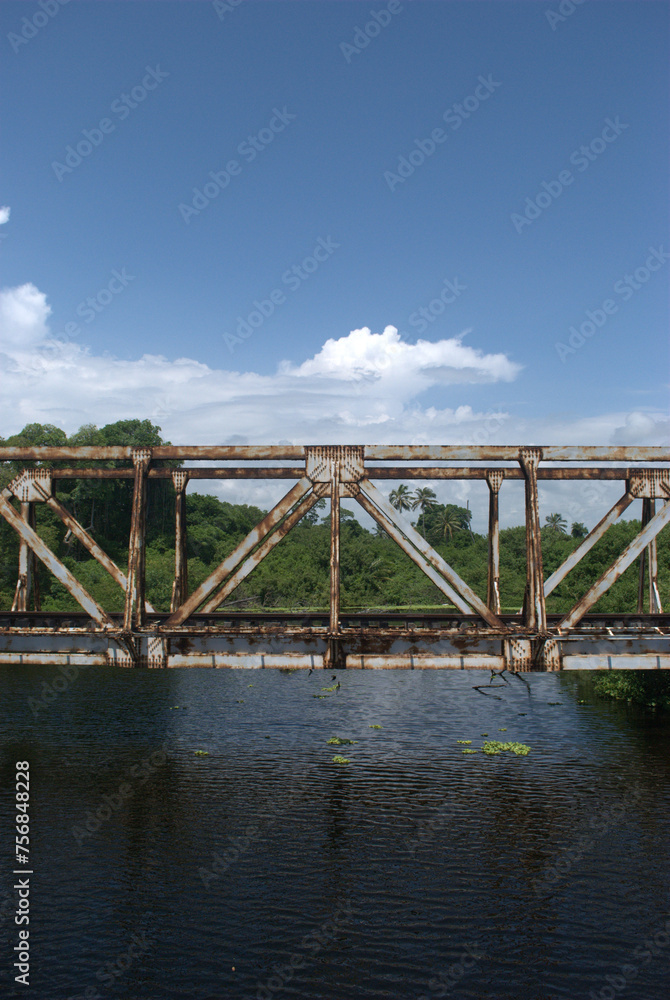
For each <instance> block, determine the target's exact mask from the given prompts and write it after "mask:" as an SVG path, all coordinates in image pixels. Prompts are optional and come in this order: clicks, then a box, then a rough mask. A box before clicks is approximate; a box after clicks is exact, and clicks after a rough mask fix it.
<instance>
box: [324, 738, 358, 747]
mask: <svg viewBox="0 0 670 1000" xmlns="http://www.w3.org/2000/svg"><path fill="white" fill-rule="evenodd" d="M328 743H329V744H332V745H333V746H336V747H343V746H345V745H347V744H351V743H358V740H346V739H342V738H341V737H339V736H331V738H330V739H329V740H328Z"/></svg>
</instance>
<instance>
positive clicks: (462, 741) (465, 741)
mask: <svg viewBox="0 0 670 1000" xmlns="http://www.w3.org/2000/svg"><path fill="white" fill-rule="evenodd" d="M456 742H457V743H472V740H456Z"/></svg>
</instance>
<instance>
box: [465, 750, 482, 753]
mask: <svg viewBox="0 0 670 1000" xmlns="http://www.w3.org/2000/svg"><path fill="white" fill-rule="evenodd" d="M461 753H479V750H461Z"/></svg>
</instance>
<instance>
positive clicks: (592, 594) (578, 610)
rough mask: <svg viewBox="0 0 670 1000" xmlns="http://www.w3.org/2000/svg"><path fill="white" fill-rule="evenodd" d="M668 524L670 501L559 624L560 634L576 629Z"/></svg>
mask: <svg viewBox="0 0 670 1000" xmlns="http://www.w3.org/2000/svg"><path fill="white" fill-rule="evenodd" d="M668 523H670V500H666V501H665V502H664V504H663V506H662V507H661V509H660V510H659V512H658V513H657V514H654V516H653V517H652V518H651V520H650V521H649V523H648V524H647V525H646V527H644V528H643V529H642V531H641V532H640V533H639V535H637V536H636V537H635V538H634V539H633V541H632V542H631V543H630V544H629V545H627V546H626V548H625V549H624V551H623V552H622V553H621V555H620V556H619V557H618V559H615V561H614V562H613V563H612V565H611V566H610V568H609V569H608V570H606V572H605V573H603V575H602V576H601V577H600V578H599V579H598V580H596V582H595V583H594V584H593V586H592V587H591V588H590V589H589V590H588V591H587V593H586V594H585V595H584V597H582V599H581V600H580V601H578V602H577V604H575V606H574V608H572V610H571V611H569V612H568V614H567V615H566V616H565V618H563V619H562V620H561V621H560V622H559V624H558V630H559V632H567V631H568V630H569V629H571V628H574V626H575V625H576V624H577V622H578V621H580V619H581V618H582V617H583V616H584V615H585V614H586V612H587V611H588V610H589V608H592V607H593V605H594V604H595V603H596V602H597V601H598V600H599V599H600V598H601V597H602V595H603V594H604V593H605V591H607V590H609V588H610V587H611V586H612V584H613V583H616V581H617V580H618V579H619V577H620V576H621V574H622V573H624V572H625V571H626V570H627V569H628V567H629V566H630V565H631V563H633V562H634V561H635V560H636V559H637V557H638V556H639V555H640V553H641V552H642V550H643V549H644V548H645V546H646V545H648V544H649V542H650V541H651V540H652V539H653V538H656V535H657V534H658V532H659V531H660V530H661V529H662V528H664V527H665V526H666V524H668Z"/></svg>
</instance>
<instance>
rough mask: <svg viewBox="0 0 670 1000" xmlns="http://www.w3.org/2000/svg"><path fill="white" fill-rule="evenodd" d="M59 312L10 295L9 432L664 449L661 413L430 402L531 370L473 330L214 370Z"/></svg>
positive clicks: (5, 429)
mask: <svg viewBox="0 0 670 1000" xmlns="http://www.w3.org/2000/svg"><path fill="white" fill-rule="evenodd" d="M50 311H51V310H50V307H49V304H48V302H47V299H46V296H45V295H44V293H43V292H41V291H39V289H38V288H36V287H35V285H33V284H30V283H28V284H25V285H21V286H19V287H15V288H7V289H4V290H3V291H2V292H0V353H1V354H2V355H3V368H4V372H5V374H4V378H3V394H2V400H1V402H0V412H1V413H2V433H4V434H5V436H7V435H8V434H12V433H15V432H16V431H18V430H20V429H21V427H22V426H24V424H26V423H29V422H33V421H36V422H40V423H54V424H56V425H58V426H60V427H62V428H63V429H64V430H65V431H66V432H68V433H72V432H73V431H75V430H76V429H77V428H78V427H80V426H81V425H82V424H85V423H96V424H98V425H99V426H102V425H103V424H105V423H109V422H112V421H115V420H120V419H125V418H129V417H141V418H145V417H148V418H149V419H150V420H152V421H153V422H154V423H156V424H158V425H159V426H160V427H161V428H162V430H163V434H164V436H165V437H166V438H167V439H169V440H171V441H173V442H174V443H184V444H208V443H210V444H211V443H217V444H226V443H240V444H243V443H273V442H277V441H294V442H298V443H311V442H320V443H324V444H336V443H351V444H362V443H382V444H383V443H393V444H399V443H408V444H431V443H442V444H450V443H460V444H485V443H491V444H509V443H519V442H524V443H528V444H532V443H537V444H542V443H547V444H551V443H561V444H573V443H574V444H662V443H664V442H666V441H667V438H668V430H669V427H668V420H667V417H665V415H663V414H659V413H654V412H651V411H650V412H635V413H625V412H623V413H622V412H616V413H610V414H604V415H600V416H597V417H592V418H585V419H577V418H575V419H563V420H557V419H554V418H552V417H551V416H547V417H545V418H539V419H538V418H537V417H536V418H534V419H533V420H527V421H526V420H523V419H521V418H519V417H517V416H514V417H513V416H511V415H510V414H509V413H507V412H505V411H504V410H503V409H496V410H495V411H494V410H493V409H492V410H489V411H486V412H483V411H481V410H477V409H475V408H473V407H471V406H469V405H461V406H456V407H445V408H436V407H434V406H433V407H428V406H425V405H422V403H421V393H422V392H424V391H425V390H427V389H430V388H431V387H434V386H444V385H445V384H446V385H453V384H455V383H462V384H473V383H489V384H490V383H494V382H509V381H511V380H513V379H515V378H516V376H517V375H518V373H519V371H520V366H519V365H517V364H516V363H515V362H513V361H511V360H510V359H509V358H508V357H507V356H506V355H505V354H502V353H501V354H485V353H483V352H482V351H480V350H478V349H477V348H476V347H472V346H467V345H465V344H463V342H462V341H463V338H464V336H465V334H463V335H461V336H460V337H454V338H450V339H446V340H440V341H436V342H429V341H424V340H420V341H418V343H416V344H411V343H409V342H407V341H405V340H403V339H402V337H401V335H400V334H399V333H398V331H397V330H396V328H395V327H393V326H387V327H386V329H385V330H384V331H383V332H382V333H373V332H371V331H370V330H369V329H368V328H367V327H363V328H361V329H358V330H354V331H352V332H351V333H349V334H347V335H346V336H343V337H341V338H339V339H337V340H335V339H331V340H328V341H326V343H325V344H324V345H323V346H322V347H321V348H320V350H318V351H317V352H316V353H315V354H314V356H313V357H311V358H308V359H306V360H303V361H300V362H294V361H284V362H282V363H281V364H280V365H279V367H278V370H277V372H276V373H275V374H274V375H260V374H258V373H257V372H253V371H231V370H227V369H224V368H220V369H216V368H212V367H210V366H209V365H206V364H203V363H201V362H199V361H196V360H194V359H192V358H177V359H176V360H168V359H167V358H165V357H162V356H160V355H150V354H145V355H143V356H142V357H140V358H137V359H135V360H130V361H124V360H120V359H117V358H114V357H111V356H108V355H104V356H103V355H96V354H94V353H92V351H91V350H90V349H89V348H87V347H85V346H83V345H81V344H79V343H72V342H65V341H62V340H58V339H55V338H53V336H52V335H51V333H50V330H49V315H50Z"/></svg>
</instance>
